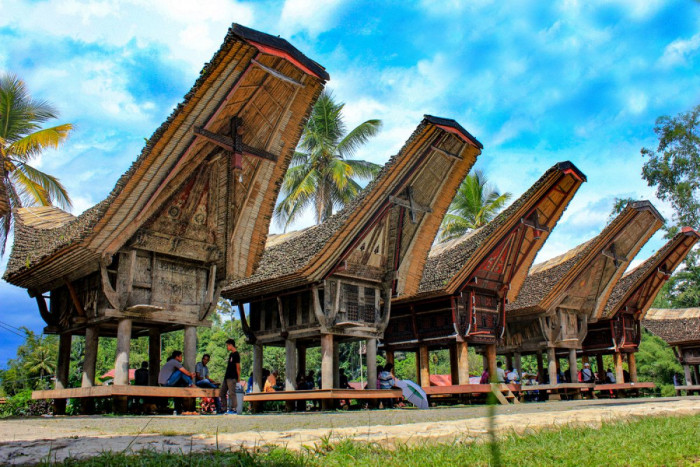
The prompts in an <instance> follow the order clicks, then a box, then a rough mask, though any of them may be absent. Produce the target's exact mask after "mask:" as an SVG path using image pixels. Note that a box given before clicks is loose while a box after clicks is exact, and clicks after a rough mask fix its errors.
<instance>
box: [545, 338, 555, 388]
mask: <svg viewBox="0 0 700 467" xmlns="http://www.w3.org/2000/svg"><path fill="white" fill-rule="evenodd" d="M547 373H548V374H549V384H557V354H556V349H555V348H554V347H549V348H547Z"/></svg>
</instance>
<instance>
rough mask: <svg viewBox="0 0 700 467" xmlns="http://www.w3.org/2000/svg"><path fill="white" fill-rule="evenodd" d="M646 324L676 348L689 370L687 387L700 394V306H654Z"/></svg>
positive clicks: (686, 379)
mask: <svg viewBox="0 0 700 467" xmlns="http://www.w3.org/2000/svg"><path fill="white" fill-rule="evenodd" d="M642 326H644V327H645V328H646V329H647V331H649V332H651V333H652V334H654V335H655V336H658V337H660V338H661V339H663V340H664V341H666V343H668V345H670V346H671V347H673V352H674V353H675V354H676V358H678V361H679V362H680V364H681V365H683V370H684V372H685V386H680V385H678V386H677V387H676V390H680V389H685V390H687V391H689V392H690V391H694V392H696V393H700V308H679V309H675V310H674V309H659V308H652V309H650V310H649V311H648V312H647V314H646V316H645V317H644V319H643V320H642Z"/></svg>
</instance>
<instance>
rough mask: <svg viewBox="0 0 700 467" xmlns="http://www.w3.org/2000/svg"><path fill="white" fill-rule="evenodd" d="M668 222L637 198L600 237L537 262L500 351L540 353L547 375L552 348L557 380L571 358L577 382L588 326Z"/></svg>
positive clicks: (551, 368)
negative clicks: (560, 362) (564, 359)
mask: <svg viewBox="0 0 700 467" xmlns="http://www.w3.org/2000/svg"><path fill="white" fill-rule="evenodd" d="M662 224H663V218H662V217H661V214H659V212H658V211H657V210H656V209H655V208H654V206H653V205H652V204H651V203H650V202H648V201H635V202H631V203H629V204H628V205H627V207H625V209H624V210H623V211H622V212H621V213H620V214H619V215H618V216H617V217H616V218H615V219H614V220H613V221H612V222H610V223H609V224H608V225H607V226H606V227H605V229H603V231H602V232H601V233H600V234H599V235H598V236H596V237H595V238H593V239H591V240H589V241H588V242H586V243H583V244H581V245H579V246H577V247H576V248H574V249H572V250H570V251H568V252H567V253H564V254H563V255H561V256H558V257H556V258H553V259H551V260H549V261H546V262H544V263H541V264H536V265H535V266H533V267H532V269H531V270H530V273H529V274H528V276H527V279H525V283H524V284H523V287H522V289H521V290H520V294H519V295H518V298H517V300H516V301H515V302H514V303H512V304H510V305H509V306H508V307H507V314H508V323H507V327H506V333H505V338H504V340H503V343H502V344H501V345H500V346H499V353H503V354H506V355H518V354H521V355H522V354H533V353H536V354H537V355H538V370H539V372H540V378H542V376H543V374H542V358H541V355H542V352H543V351H546V352H547V357H548V370H549V381H550V382H551V383H552V384H554V383H556V382H557V358H558V356H568V359H569V365H570V377H571V381H572V382H576V381H578V373H577V360H576V358H577V356H576V353H577V351H580V350H581V347H582V343H583V339H584V338H585V337H586V332H587V330H588V325H589V324H590V323H593V322H595V321H597V320H598V319H600V317H601V316H602V314H603V310H604V309H605V306H606V304H607V303H608V298H609V297H610V294H611V293H612V290H613V287H614V286H615V284H616V283H617V281H618V280H619V279H620V277H621V276H622V274H623V273H624V271H625V269H626V268H627V266H629V263H630V261H631V260H632V258H634V256H635V255H636V254H637V253H638V252H639V250H640V249H641V248H642V246H643V245H644V244H645V243H646V242H647V240H649V238H650V237H651V236H652V235H653V234H654V232H656V231H657V230H658V229H659V228H660V227H661V225H662ZM540 381H541V379H540Z"/></svg>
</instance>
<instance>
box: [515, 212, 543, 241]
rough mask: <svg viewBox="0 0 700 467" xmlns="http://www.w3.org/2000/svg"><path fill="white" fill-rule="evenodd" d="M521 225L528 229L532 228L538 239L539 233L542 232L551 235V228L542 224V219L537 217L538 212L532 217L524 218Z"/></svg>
mask: <svg viewBox="0 0 700 467" xmlns="http://www.w3.org/2000/svg"><path fill="white" fill-rule="evenodd" d="M520 223H521V224H523V225H524V226H526V227H530V228H531V229H533V230H534V231H535V234H536V238H539V237H540V236H539V233H540V232H547V233H549V231H550V230H549V227H547V226H546V225H543V224H540V217H539V216H538V215H537V211H535V212H533V213H532V214H531V215H530V217H527V218H525V217H523V218H522V219H520Z"/></svg>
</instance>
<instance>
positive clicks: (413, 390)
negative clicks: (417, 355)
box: [396, 379, 428, 409]
mask: <svg viewBox="0 0 700 467" xmlns="http://www.w3.org/2000/svg"><path fill="white" fill-rule="evenodd" d="M396 387H398V388H401V391H403V398H404V399H406V400H407V401H408V402H410V403H411V404H413V405H415V406H416V407H418V408H419V409H427V408H428V396H427V395H426V394H425V391H423V388H421V387H420V386H418V385H417V384H416V383H414V382H413V381H410V380H408V379H399V380H396Z"/></svg>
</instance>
